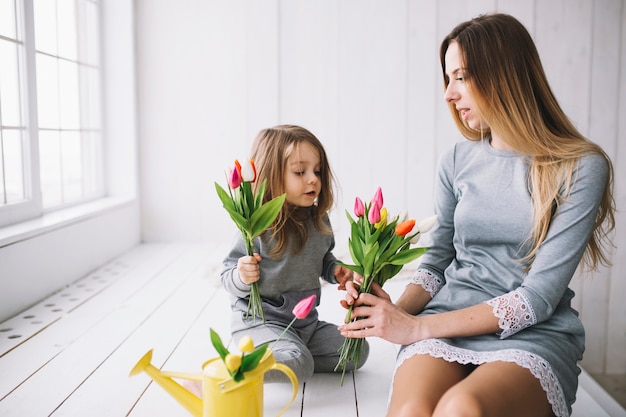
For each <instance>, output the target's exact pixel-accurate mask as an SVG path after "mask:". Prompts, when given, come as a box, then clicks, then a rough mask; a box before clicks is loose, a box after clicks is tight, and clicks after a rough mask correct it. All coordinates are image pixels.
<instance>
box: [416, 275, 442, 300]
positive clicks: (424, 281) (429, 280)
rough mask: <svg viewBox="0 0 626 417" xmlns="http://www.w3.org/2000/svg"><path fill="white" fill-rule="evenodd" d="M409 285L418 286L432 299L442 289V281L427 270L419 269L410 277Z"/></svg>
mask: <svg viewBox="0 0 626 417" xmlns="http://www.w3.org/2000/svg"><path fill="white" fill-rule="evenodd" d="M411 284H415V285H420V286H421V287H422V288H424V290H426V291H428V293H429V294H430V298H433V297H434V296H435V295H436V294H437V293H438V292H439V290H440V289H441V287H443V280H442V279H441V278H439V277H438V276H437V275H435V274H434V273H433V272H432V271H429V270H428V269H424V268H419V269H418V270H417V271H415V274H413V276H412V277H411Z"/></svg>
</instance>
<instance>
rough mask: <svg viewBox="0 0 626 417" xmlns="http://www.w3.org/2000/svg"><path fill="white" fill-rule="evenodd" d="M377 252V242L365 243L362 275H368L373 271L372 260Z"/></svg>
mask: <svg viewBox="0 0 626 417" xmlns="http://www.w3.org/2000/svg"><path fill="white" fill-rule="evenodd" d="M377 252H378V242H374V243H373V244H367V245H365V256H364V257H363V275H364V276H370V275H372V272H373V271H374V266H375V265H374V260H375V259H376V253H377Z"/></svg>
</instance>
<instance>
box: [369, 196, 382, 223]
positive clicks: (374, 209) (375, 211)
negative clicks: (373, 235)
mask: <svg viewBox="0 0 626 417" xmlns="http://www.w3.org/2000/svg"><path fill="white" fill-rule="evenodd" d="M380 209H381V206H379V205H378V201H376V200H373V201H372V205H371V206H370V211H369V213H367V220H368V221H369V222H370V224H376V223H378V222H379V221H380Z"/></svg>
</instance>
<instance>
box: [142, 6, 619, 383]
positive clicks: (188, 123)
mask: <svg viewBox="0 0 626 417" xmlns="http://www.w3.org/2000/svg"><path fill="white" fill-rule="evenodd" d="M136 11H137V36H138V41H137V45H138V49H137V52H138V61H137V70H138V100H139V109H140V113H139V117H140V123H139V127H140V149H141V184H142V202H143V210H142V221H143V224H142V231H143V237H144V239H145V240H147V241H173V240H184V241H204V240H212V239H223V238H230V237H231V236H232V235H233V233H234V230H233V227H232V225H231V223H230V221H229V220H228V217H227V216H226V214H225V212H224V210H223V209H222V208H221V206H220V204H219V202H218V200H217V198H216V195H215V190H214V187H213V182H214V181H220V182H223V178H224V175H223V171H224V169H226V168H227V167H228V166H230V164H231V163H232V160H233V159H234V158H237V157H245V156H246V155H247V152H248V149H249V146H250V143H251V141H252V139H253V138H254V135H255V134H256V132H257V131H258V130H259V129H261V128H263V127H268V126H272V125H275V124H278V123H295V124H301V125H303V126H305V127H307V128H309V129H310V130H311V131H312V132H313V133H315V134H316V135H317V136H318V137H319V138H320V140H321V141H322V142H323V143H324V145H325V146H326V149H327V151H328V153H329V156H330V158H331V163H332V166H333V168H334V170H335V173H336V175H337V179H338V180H339V184H340V186H341V189H340V193H339V200H338V202H337V203H338V204H337V210H335V212H334V213H333V222H334V226H335V229H336V232H337V234H338V243H339V245H340V248H341V246H342V245H343V247H344V248H345V236H346V234H347V222H346V220H345V217H344V215H343V210H344V209H346V208H348V209H351V207H352V202H353V200H354V197H355V196H356V195H359V196H362V197H364V198H369V196H371V194H372V193H373V192H374V190H375V188H376V187H377V186H379V185H380V186H382V187H383V190H384V193H385V197H386V202H387V203H388V206H389V208H390V209H391V210H392V211H393V212H395V211H401V210H404V209H408V210H409V212H410V214H411V215H413V216H415V217H418V218H420V217H423V216H427V215H429V214H430V213H431V211H432V208H431V207H432V198H431V194H432V184H433V174H434V169H435V163H436V160H437V157H438V155H440V154H441V152H442V150H444V149H446V148H448V147H449V146H450V145H451V144H452V143H454V142H455V141H458V140H461V138H460V137H459V134H458V132H457V131H456V129H455V127H454V125H453V123H452V122H451V119H450V116H449V113H448V110H447V108H446V107H445V106H444V103H443V91H442V82H441V76H440V71H439V63H438V47H439V42H440V40H441V39H442V38H443V36H444V35H445V34H447V33H448V32H449V31H450V29H452V27H454V26H455V25H456V24H457V23H459V22H460V21H462V20H467V19H468V18H471V17H473V16H475V15H477V14H479V13H483V12H491V11H503V12H507V13H511V14H513V15H515V16H516V17H518V18H519V19H520V20H521V21H522V22H523V23H524V24H526V25H527V27H528V29H529V30H530V32H531V34H532V35H533V36H534V38H535V39H536V42H537V46H538V48H539V51H540V54H541V56H542V57H543V62H544V65H545V69H546V72H547V74H548V77H549V79H550V82H551V83H552V87H553V89H554V92H555V94H556V95H557V97H558V98H559V99H560V101H561V104H562V105H563V107H564V108H565V110H566V112H567V113H568V114H569V115H570V116H571V118H572V120H573V121H574V122H575V123H576V125H577V126H578V127H579V128H580V129H581V131H582V132H583V133H584V134H586V135H588V136H589V137H590V138H592V139H593V140H595V141H597V142H599V143H600V144H601V145H602V146H604V148H605V149H606V151H607V152H608V153H609V154H610V156H611V157H612V158H613V161H614V163H615V167H616V174H617V175H616V177H617V180H616V186H617V188H616V189H617V194H616V199H617V204H618V207H624V204H625V203H626V201H625V200H626V192H625V190H626V185H625V183H624V180H623V178H625V174H626V173H625V172H624V170H625V169H626V168H625V166H626V149H625V148H626V125H625V124H624V123H625V122H624V120H626V108H625V106H626V87H624V85H625V83H624V80H626V72H625V71H626V61H625V58H626V25H625V21H626V10H625V7H624V1H623V0H597V1H592V0H551V1H539V0H536V1H517V0H500V1H497V0H341V1H336V0H315V1H313V0H282V1H280V0H263V1H256V0H248V1H246V0H180V1H176V2H173V1H168V0H137V1H136ZM494 59H497V57H494ZM618 216H619V217H618V228H617V235H616V245H617V249H616V254H615V256H614V263H615V266H614V267H613V268H612V269H610V270H605V271H602V272H601V273H599V274H596V275H594V276H591V277H586V278H583V279H580V278H577V279H576V280H575V282H574V283H573V287H574V289H575V291H576V292H577V293H578V296H577V297H576V299H575V300H576V303H577V306H576V307H577V308H578V309H579V310H580V312H581V314H582V317H583V320H584V321H585V324H586V328H587V333H588V337H587V352H586V354H585V360H584V365H585V366H586V368H587V369H588V370H589V371H591V372H601V371H603V370H609V371H610V372H615V373H626V303H623V302H622V301H621V299H622V298H623V297H624V296H626V283H625V281H626V280H624V279H623V272H622V271H624V270H626V260H625V258H626V256H625V255H626V254H625V253H624V246H625V245H626V241H625V234H624V228H625V227H626V226H625V225H624V222H625V219H624V217H623V215H622V214H621V213H620V214H619V215H618ZM340 250H341V249H340Z"/></svg>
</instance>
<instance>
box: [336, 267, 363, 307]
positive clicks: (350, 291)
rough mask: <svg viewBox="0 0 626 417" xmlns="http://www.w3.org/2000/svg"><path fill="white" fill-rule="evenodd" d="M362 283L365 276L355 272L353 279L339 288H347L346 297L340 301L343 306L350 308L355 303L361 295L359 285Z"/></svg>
mask: <svg viewBox="0 0 626 417" xmlns="http://www.w3.org/2000/svg"><path fill="white" fill-rule="evenodd" d="M362 283H363V277H362V276H361V275H359V274H357V273H356V272H355V273H354V274H353V277H352V280H351V281H347V282H346V283H345V285H344V286H343V288H339V289H340V290H342V289H343V290H346V298H345V299H343V300H341V301H339V303H340V304H341V305H342V306H343V308H345V309H348V308H350V306H351V305H352V304H354V302H355V301H356V299H357V298H358V297H359V287H360V286H361V284H362Z"/></svg>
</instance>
